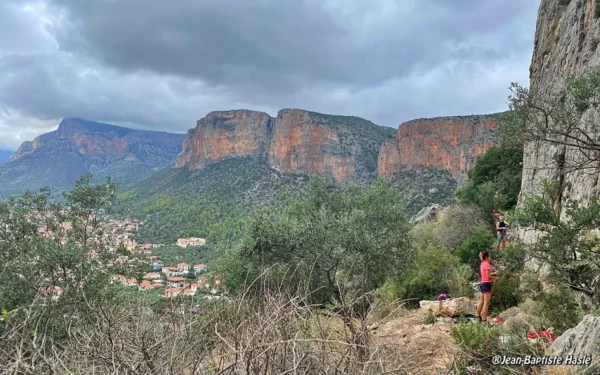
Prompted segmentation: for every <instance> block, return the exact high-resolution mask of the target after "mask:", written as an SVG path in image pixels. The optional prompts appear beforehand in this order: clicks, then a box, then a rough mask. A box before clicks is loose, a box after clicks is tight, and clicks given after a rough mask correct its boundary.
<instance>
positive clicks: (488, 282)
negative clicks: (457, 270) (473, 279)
mask: <svg viewBox="0 0 600 375" xmlns="http://www.w3.org/2000/svg"><path fill="white" fill-rule="evenodd" d="M479 259H480V260H481V264H480V265H479V273H480V280H481V282H480V283H479V291H480V292H481V296H480V298H479V304H478V305H477V317H478V318H479V320H480V321H483V322H487V315H488V310H489V308H490V302H491V300H492V282H493V281H494V276H496V273H495V272H492V265H491V264H490V261H491V260H492V256H491V255H490V253H489V252H487V251H482V252H480V253H479Z"/></svg>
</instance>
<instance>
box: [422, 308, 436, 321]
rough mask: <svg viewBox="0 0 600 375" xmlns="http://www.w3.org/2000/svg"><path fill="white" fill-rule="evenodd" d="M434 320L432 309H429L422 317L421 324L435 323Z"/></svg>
mask: <svg viewBox="0 0 600 375" xmlns="http://www.w3.org/2000/svg"><path fill="white" fill-rule="evenodd" d="M436 321H437V319H436V318H435V315H433V311H431V309H430V310H429V311H428V312H427V315H425V318H424V319H423V324H435V322H436Z"/></svg>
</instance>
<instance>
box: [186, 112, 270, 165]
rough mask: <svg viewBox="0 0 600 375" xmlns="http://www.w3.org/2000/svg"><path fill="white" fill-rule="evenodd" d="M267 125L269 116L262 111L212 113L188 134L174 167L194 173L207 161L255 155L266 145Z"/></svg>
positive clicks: (268, 130) (268, 125)
mask: <svg viewBox="0 0 600 375" xmlns="http://www.w3.org/2000/svg"><path fill="white" fill-rule="evenodd" d="M270 124H271V117H270V116H269V115H267V114H266V113H263V112H256V111H248V110H236V111H219V112H211V113H209V114H208V115H207V116H206V117H205V118H203V119H201V120H200V121H198V123H197V125H196V128H195V129H194V130H190V131H188V133H187V135H186V138H185V140H184V143H183V149H182V151H181V153H180V155H179V157H178V159H177V162H176V165H177V167H183V166H186V165H187V166H188V167H189V169H190V170H197V169H201V168H203V167H204V166H205V165H206V164H207V163H210V162H215V161H219V160H223V159H225V158H228V157H237V156H246V155H252V154H255V153H258V152H260V151H261V150H262V149H264V148H265V146H266V145H265V142H266V141H267V139H268V137H269V134H270Z"/></svg>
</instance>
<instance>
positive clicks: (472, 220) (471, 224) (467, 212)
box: [411, 205, 487, 251]
mask: <svg viewBox="0 0 600 375" xmlns="http://www.w3.org/2000/svg"><path fill="white" fill-rule="evenodd" d="M486 225H487V224H486V221H485V219H484V216H483V212H482V211H481V210H480V209H479V208H477V207H475V206H467V205H455V206H450V207H446V208H445V209H444V210H442V211H441V212H440V213H439V215H438V216H437V219H436V220H434V221H432V222H428V223H425V224H421V225H418V226H416V227H415V228H413V230H412V231H411V235H412V238H413V241H414V242H415V246H416V247H417V248H423V247H425V246H429V245H434V246H443V247H446V248H448V249H450V250H451V251H454V250H455V249H456V248H457V247H458V246H459V245H460V244H461V243H462V242H463V241H465V240H466V239H467V238H469V237H470V236H472V235H473V233H474V232H475V231H477V230H478V229H480V228H482V227H485V226H486Z"/></svg>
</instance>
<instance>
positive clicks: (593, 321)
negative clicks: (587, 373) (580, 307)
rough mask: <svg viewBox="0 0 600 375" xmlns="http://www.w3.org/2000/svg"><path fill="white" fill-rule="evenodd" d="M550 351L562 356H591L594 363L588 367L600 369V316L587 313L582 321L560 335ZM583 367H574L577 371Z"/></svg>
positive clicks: (573, 370)
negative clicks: (599, 356)
mask: <svg viewBox="0 0 600 375" xmlns="http://www.w3.org/2000/svg"><path fill="white" fill-rule="evenodd" d="M550 352H551V353H552V354H554V355H557V356H560V357H563V358H565V357H567V356H573V357H579V358H582V357H586V356H590V357H591V359H592V365H591V367H590V366H586V368H587V369H590V370H591V369H594V370H598V369H600V358H598V355H599V354H600V316H593V315H586V316H585V317H584V318H583V320H582V321H581V323H579V324H578V325H577V326H576V327H575V328H571V329H569V330H567V331H565V333H563V334H562V335H560V336H559V337H558V338H557V339H556V340H555V341H554V342H553V343H552V346H551V347H550ZM578 370H581V368H572V369H570V371H572V372H576V371H578Z"/></svg>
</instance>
